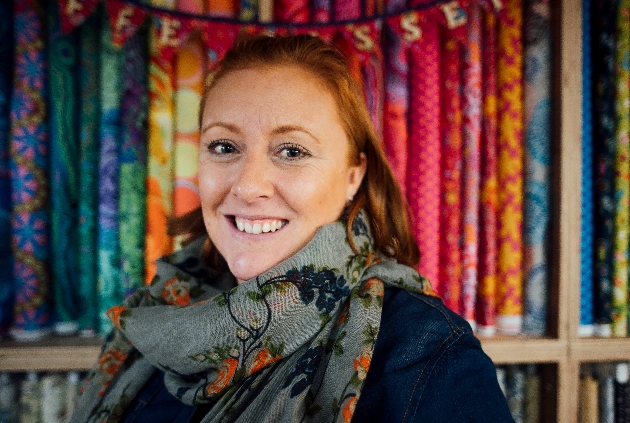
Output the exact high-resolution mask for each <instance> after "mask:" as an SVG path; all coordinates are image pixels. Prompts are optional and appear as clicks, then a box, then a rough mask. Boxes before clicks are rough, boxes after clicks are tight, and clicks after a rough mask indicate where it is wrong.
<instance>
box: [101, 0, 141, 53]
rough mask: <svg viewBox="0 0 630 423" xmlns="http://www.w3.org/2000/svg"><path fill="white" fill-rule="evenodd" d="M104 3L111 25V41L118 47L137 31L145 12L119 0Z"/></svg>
mask: <svg viewBox="0 0 630 423" xmlns="http://www.w3.org/2000/svg"><path fill="white" fill-rule="evenodd" d="M105 5H106V8H107V14H108V15H109V23H110V24H111V26H112V43H113V44H114V45H115V46H118V47H120V46H122V45H123V44H125V42H126V41H127V40H128V39H129V38H131V37H132V36H133V35H134V34H135V33H136V31H138V28H140V26H141V25H142V22H144V18H145V17H146V16H147V13H146V12H145V11H144V10H143V9H141V8H140V7H138V6H134V5H132V4H129V3H125V2H122V1H119V0H109V1H107V2H106V3H105Z"/></svg>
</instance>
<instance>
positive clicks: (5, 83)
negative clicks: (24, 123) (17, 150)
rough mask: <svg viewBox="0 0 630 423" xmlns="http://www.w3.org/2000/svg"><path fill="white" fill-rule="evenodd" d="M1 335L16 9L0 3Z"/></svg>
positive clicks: (8, 284)
mask: <svg viewBox="0 0 630 423" xmlns="http://www.w3.org/2000/svg"><path fill="white" fill-rule="evenodd" d="M0 39H3V40H5V42H3V43H2V44H0V337H1V336H4V335H6V334H7V331H8V329H9V325H10V324H11V319H12V316H13V278H12V269H13V256H12V253H11V168H10V163H11V161H10V156H9V150H10V149H9V133H10V130H11V121H10V120H9V116H10V101H11V92H12V86H13V10H12V5H11V4H9V3H7V2H2V3H0Z"/></svg>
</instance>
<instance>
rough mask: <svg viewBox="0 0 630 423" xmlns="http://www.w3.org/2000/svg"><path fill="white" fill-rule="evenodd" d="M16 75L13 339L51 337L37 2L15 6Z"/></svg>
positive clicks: (43, 71)
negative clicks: (49, 335)
mask: <svg viewBox="0 0 630 423" xmlns="http://www.w3.org/2000/svg"><path fill="white" fill-rule="evenodd" d="M13 7H14V9H13V11H14V19H15V20H14V29H15V31H14V33H15V62H14V63H15V72H14V83H13V97H12V98H11V141H10V142H11V190H12V197H11V199H12V204H13V208H12V218H11V229H12V231H13V237H12V240H11V248H12V250H13V253H14V265H13V282H14V291H15V304H14V309H13V313H14V317H13V326H12V328H11V334H12V335H13V336H14V337H15V338H18V339H34V338H40V337H42V336H44V335H46V334H47V333H48V332H50V326H51V323H52V322H51V315H50V304H49V302H48V298H49V296H48V295H49V294H48V293H49V292H50V291H49V290H50V276H49V274H48V266H49V230H50V227H49V224H50V219H49V214H48V209H47V201H48V195H49V181H48V177H47V166H48V157H49V153H48V148H49V138H48V137H49V132H48V122H47V107H46V100H47V96H48V78H47V74H48V64H47V61H46V57H45V45H44V25H45V22H44V14H43V11H42V10H41V8H40V6H39V3H38V2H37V1H35V0H16V1H15V2H14V3H13Z"/></svg>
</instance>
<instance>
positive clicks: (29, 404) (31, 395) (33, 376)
mask: <svg viewBox="0 0 630 423" xmlns="http://www.w3.org/2000/svg"><path fill="white" fill-rule="evenodd" d="M41 410H42V389H41V382H40V380H39V377H38V376H37V373H35V372H29V373H27V375H26V379H25V380H23V381H22V383H21V384H20V423H39V422H41V420H42V415H41Z"/></svg>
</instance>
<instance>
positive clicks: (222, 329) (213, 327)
mask: <svg viewBox="0 0 630 423" xmlns="http://www.w3.org/2000/svg"><path fill="white" fill-rule="evenodd" d="M200 125H201V131H202V135H201V146H200V154H199V192H200V197H201V207H200V208H199V209H198V210H195V211H193V212H191V213H189V214H188V215H186V216H184V217H182V218H179V219H177V220H174V221H173V222H172V226H171V231H172V232H173V233H174V234H179V235H184V234H185V235H187V236H188V244H187V245H186V246H185V247H184V248H183V249H182V250H180V251H178V252H176V253H174V254H172V255H171V256H168V257H164V258H162V259H160V260H159V261H158V263H157V274H156V277H155V279H154V281H153V283H152V285H151V286H150V287H147V288H146V289H144V290H140V291H139V292H138V293H136V294H135V295H134V296H132V297H130V298H129V299H128V300H127V301H126V302H125V304H123V305H122V306H116V307H114V308H112V309H111V310H110V313H109V315H110V318H111V319H112V321H113V322H114V324H115V326H116V329H115V330H114V331H113V332H112V334H111V336H110V338H109V340H108V342H107V343H106V344H105V346H104V350H103V356H102V357H107V360H106V361H107V363H108V367H107V368H106V369H105V368H103V367H102V365H101V364H99V363H101V362H104V361H103V360H100V361H99V363H97V364H96V365H95V367H94V369H93V370H92V372H91V373H90V375H89V376H88V382H87V383H86V385H85V388H84V393H83V395H82V397H81V400H80V402H79V405H78V407H77V408H76V411H75V414H74V416H73V421H74V422H101V421H103V420H107V421H116V422H127V423H129V422H136V423H139V422H222V421H235V422H299V421H314V422H333V421H334V422H337V421H339V422H341V421H343V422H349V421H350V420H353V421H359V422H371V421H374V422H383V421H405V422H416V421H418V422H420V421H422V422H436V421H449V422H459V421H484V422H495V421H496V422H504V421H512V419H511V417H510V414H509V411H508V408H507V405H506V402H505V399H504V398H503V395H502V393H501V391H500V389H499V386H498V383H497V380H496V376H495V372H494V367H493V365H492V362H491V361H490V359H489V358H488V357H487V356H486V355H485V354H484V353H483V351H482V350H481V346H480V344H479V342H478V341H477V340H476V339H475V337H474V336H473V334H472V331H471V329H470V327H469V326H468V324H467V323H466V322H465V321H463V320H462V319H461V318H459V317H458V316H456V315H455V314H453V313H452V312H450V311H449V310H448V309H447V308H446V307H444V305H443V304H442V302H441V300H440V299H439V298H437V297H436V295H435V293H434V292H433V290H432V289H431V285H430V283H429V282H428V281H427V280H426V279H425V278H424V277H422V276H421V275H419V274H418V273H417V272H416V271H415V270H414V268H415V267H416V266H417V263H418V257H419V255H418V248H417V246H416V244H415V242H414V241H413V238H412V236H411V234H410V231H409V221H408V215H407V213H406V205H405V203H404V201H403V199H402V196H401V194H400V189H399V188H398V186H397V185H396V182H395V180H394V177H393V175H392V172H391V170H390V168H389V166H388V165H387V163H386V161H385V158H384V155H383V152H382V151H381V149H380V144H379V141H378V139H377V138H376V136H375V134H374V131H373V129H372V127H371V124H370V119H369V116H368V113H367V110H366V107H365V104H364V102H363V99H362V97H361V94H360V93H359V91H358V89H357V87H356V86H355V84H354V82H353V80H352V77H351V76H350V73H349V72H348V69H347V65H346V63H345V60H344V58H343V56H342V55H341V54H340V53H339V52H338V51H337V50H336V49H335V48H334V47H332V46H329V45H327V44H326V43H324V42H323V41H322V40H320V39H318V38H315V37H311V36H306V35H304V36H293V37H269V36H258V37H252V38H242V39H239V40H238V41H237V42H236V44H235V46H234V47H232V49H231V50H230V51H228V53H227V54H226V56H225V58H224V60H223V61H222V62H221V63H220V65H219V68H218V69H217V70H216V73H215V74H214V78H213V79H212V80H211V81H209V84H208V85H207V87H206V89H205V92H204V96H203V102H202V107H201V116H200ZM112 359H114V362H111V360H112ZM111 369H115V371H112V370H111Z"/></svg>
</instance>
